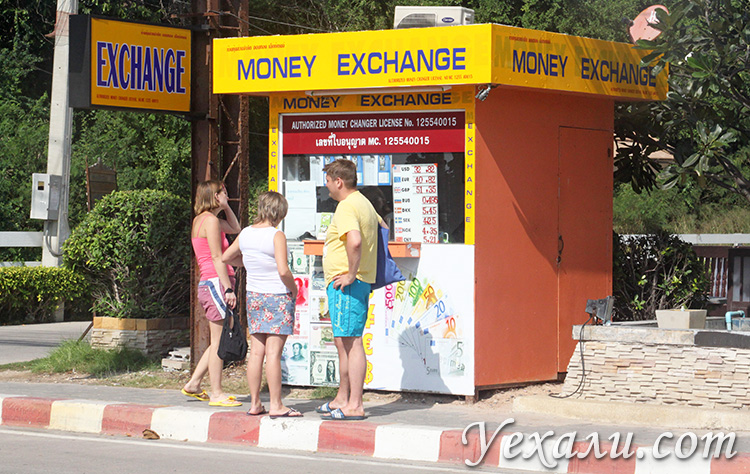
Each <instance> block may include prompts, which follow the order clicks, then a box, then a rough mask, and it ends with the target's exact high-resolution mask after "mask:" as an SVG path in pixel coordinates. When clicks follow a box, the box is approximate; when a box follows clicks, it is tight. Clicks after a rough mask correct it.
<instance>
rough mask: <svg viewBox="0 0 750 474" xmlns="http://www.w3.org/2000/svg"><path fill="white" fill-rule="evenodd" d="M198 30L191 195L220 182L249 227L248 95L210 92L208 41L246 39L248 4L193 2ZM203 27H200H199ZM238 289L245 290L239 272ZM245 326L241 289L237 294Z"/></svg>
mask: <svg viewBox="0 0 750 474" xmlns="http://www.w3.org/2000/svg"><path fill="white" fill-rule="evenodd" d="M191 5H192V13H191V16H192V17H193V18H194V22H195V23H196V25H195V26H196V27H199V28H198V29H202V32H200V33H195V34H194V35H193V56H192V58H193V68H192V69H193V81H192V86H191V87H192V91H193V92H192V94H193V95H192V109H193V113H194V114H195V116H196V118H195V119H194V121H193V126H192V165H191V166H192V183H191V184H192V195H193V196H195V189H196V187H197V185H198V183H199V182H201V181H204V180H207V179H220V180H223V181H224V182H225V184H226V186H227V191H228V192H229V195H230V197H231V199H230V205H231V206H232V209H233V210H234V212H235V213H236V214H237V218H238V219H239V221H240V225H242V226H243V227H244V226H246V225H247V223H248V196H249V185H248V167H249V136H250V134H249V131H250V126H249V114H250V102H249V98H248V97H241V96H239V95H226V96H220V95H216V94H213V93H212V75H211V72H212V42H213V39H214V38H223V37H236V36H247V35H248V33H249V26H248V25H249V23H248V19H249V18H248V15H249V10H248V9H249V0H192V2H191ZM200 27H202V28H200ZM237 276H238V279H237V288H244V284H245V283H244V273H243V272H238V275H237ZM197 288H198V271H197V268H196V265H195V260H193V271H192V276H191V295H190V318H191V324H190V360H191V364H192V366H193V367H195V364H196V363H197V362H198V360H199V359H200V357H201V355H202V354H203V352H204V351H205V350H206V348H207V347H208V345H209V343H210V334H209V328H208V322H207V320H206V318H205V314H204V312H203V308H202V307H201V306H200V304H197V301H198V299H197ZM237 296H238V298H237V304H238V311H240V316H241V320H242V321H243V327H244V324H245V323H244V321H245V318H244V316H245V315H244V311H245V310H244V291H238V292H237Z"/></svg>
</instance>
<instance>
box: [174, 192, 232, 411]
mask: <svg viewBox="0 0 750 474" xmlns="http://www.w3.org/2000/svg"><path fill="white" fill-rule="evenodd" d="M228 199H229V197H228V196H227V190H226V188H225V187H224V184H223V183H222V182H221V181H217V180H210V181H204V182H202V183H200V184H198V187H197V189H196V192H195V206H194V209H195V219H193V229H192V232H191V237H192V243H193V251H194V252H195V258H196V260H197V261H198V268H199V270H200V274H201V277H200V278H201V280H200V282H199V283H198V301H199V302H200V303H201V306H202V307H203V309H204V310H205V311H206V318H207V319H208V323H209V324H208V327H209V331H210V334H211V343H210V345H209V346H208V349H206V351H205V352H204V353H203V356H202V357H201V358H200V360H199V361H198V364H197V365H196V366H195V372H193V376H192V377H191V378H190V380H189V381H188V383H186V384H185V386H184V387H183V388H182V393H183V394H184V395H187V396H189V397H193V398H197V399H199V400H209V403H208V404H209V405H212V406H240V405H242V404H241V403H240V402H238V401H237V400H236V399H235V398H234V397H231V396H228V395H226V394H225V393H224V391H223V390H222V389H221V370H222V368H223V365H224V362H223V361H222V360H221V359H220V358H219V356H218V354H217V351H218V349H219V340H220V338H221V329H222V326H223V323H224V322H223V319H224V315H225V313H226V306H229V307H230V308H234V307H235V305H236V304H237V298H236V297H235V294H234V270H233V269H232V267H230V266H229V265H225V264H224V263H223V262H222V261H221V254H222V252H223V251H224V250H226V248H227V247H228V246H229V242H228V241H227V238H226V234H236V233H238V232H239V231H240V223H239V221H237V216H235V215H234V212H232V209H231V208H230V207H229V202H228ZM222 211H224V215H225V217H226V218H225V219H220V218H219V213H221V212H222ZM206 372H208V377H209V380H210V381H211V396H210V397H209V396H208V394H206V392H205V390H202V389H201V382H202V381H203V377H204V376H205V375H206Z"/></svg>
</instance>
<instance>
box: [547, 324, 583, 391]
mask: <svg viewBox="0 0 750 474" xmlns="http://www.w3.org/2000/svg"><path fill="white" fill-rule="evenodd" d="M593 319H594V314H593V313H591V314H589V319H588V320H587V321H586V322H585V323H583V325H582V326H581V332H580V333H579V335H578V349H580V352H581V380H580V381H579V382H578V387H576V389H575V390H573V391H572V392H571V393H569V394H567V395H552V394H550V397H552V398H570V397H572V396H573V395H575V394H576V393H578V391H579V390H580V391H581V394H583V391H582V390H581V389H582V388H583V383H584V381H585V380H586V367H585V365H584V362H583V344H584V342H583V328H585V327H586V325H587V324H588V323H590V322H591V321H592V320H593Z"/></svg>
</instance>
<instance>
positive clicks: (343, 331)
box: [326, 280, 370, 337]
mask: <svg viewBox="0 0 750 474" xmlns="http://www.w3.org/2000/svg"><path fill="white" fill-rule="evenodd" d="M326 294H327V296H328V312H329V314H330V315H331V326H333V337H360V336H362V333H363V332H364V330H365V322H367V310H368V306H369V303H370V284H369V283H365V282H363V281H360V280H354V283H352V284H351V285H348V286H345V287H344V288H342V289H334V288H333V282H331V283H329V284H328V288H327V289H326Z"/></svg>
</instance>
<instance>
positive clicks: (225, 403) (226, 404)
mask: <svg viewBox="0 0 750 474" xmlns="http://www.w3.org/2000/svg"><path fill="white" fill-rule="evenodd" d="M208 405H209V406H212V407H238V406H241V405H242V403H240V402H238V401H237V400H233V399H231V398H229V397H227V398H225V399H224V400H221V401H220V402H208Z"/></svg>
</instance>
